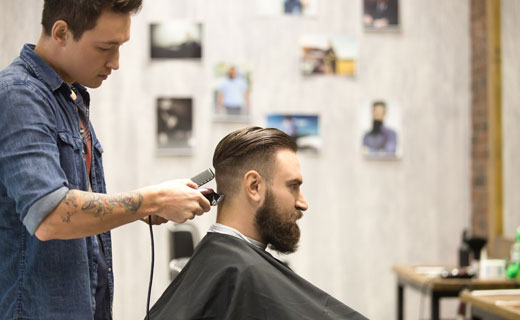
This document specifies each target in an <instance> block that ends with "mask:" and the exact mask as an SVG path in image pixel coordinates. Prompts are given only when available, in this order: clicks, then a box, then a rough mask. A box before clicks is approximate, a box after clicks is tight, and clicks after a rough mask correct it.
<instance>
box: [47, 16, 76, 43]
mask: <svg viewBox="0 0 520 320" xmlns="http://www.w3.org/2000/svg"><path fill="white" fill-rule="evenodd" d="M71 36H72V34H71V33H70V32H69V25H68V23H67V22H65V21H63V20H58V21H56V22H55V23H54V25H53V26H52V30H51V37H52V39H53V40H54V41H56V42H57V43H58V44H59V45H60V46H64V45H65V44H66V43H67V40H68V39H69V38H71Z"/></svg>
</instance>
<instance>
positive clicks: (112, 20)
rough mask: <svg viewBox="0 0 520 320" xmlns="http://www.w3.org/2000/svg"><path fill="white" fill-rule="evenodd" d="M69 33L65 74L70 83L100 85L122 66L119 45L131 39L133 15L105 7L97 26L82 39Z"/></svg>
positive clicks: (92, 86)
mask: <svg viewBox="0 0 520 320" xmlns="http://www.w3.org/2000/svg"><path fill="white" fill-rule="evenodd" d="M68 32H69V37H68V41H67V43H66V45H65V48H64V49H65V50H66V52H65V59H64V61H63V62H62V68H63V70H61V71H62V74H61V76H62V77H63V79H64V80H65V81H66V82H68V83H72V82H79V83H81V84H82V85H84V86H87V87H90V88H97V87H99V86H100V85H101V83H102V82H103V80H106V79H107V78H108V76H109V75H110V73H111V72H112V70H117V69H119V47H120V46H121V45H122V44H123V43H125V42H126V41H128V39H129V38H130V15H129V14H120V13H114V12H111V11H110V10H105V11H104V12H103V13H102V14H101V15H100V17H99V19H98V21H97V24H96V27H95V28H94V29H91V30H88V31H85V32H84V33H83V35H82V36H81V38H80V39H79V40H77V41H76V40H74V39H73V37H72V33H70V31H68Z"/></svg>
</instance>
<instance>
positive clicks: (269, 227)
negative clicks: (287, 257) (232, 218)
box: [255, 190, 303, 253]
mask: <svg viewBox="0 0 520 320" xmlns="http://www.w3.org/2000/svg"><path fill="white" fill-rule="evenodd" d="M275 201H276V199H275V197H274V196H273V195H272V194H271V193H270V192H269V190H268V191H267V192H266V195H265V202H264V204H263V205H262V207H260V208H259V209H258V211H257V213H256V218H255V225H256V229H257V231H258V232H259V233H260V236H261V237H262V239H263V240H264V241H265V243H266V244H268V245H269V247H270V248H271V249H273V250H276V251H278V252H281V253H292V252H294V251H296V249H297V248H298V241H299V240H300V228H299V227H298V225H297V224H296V220H298V219H299V218H301V217H302V215H303V214H302V212H301V211H300V210H296V209H294V212H292V213H291V214H288V213H287V212H282V210H281V209H280V208H279V207H278V206H277V205H276V203H275Z"/></svg>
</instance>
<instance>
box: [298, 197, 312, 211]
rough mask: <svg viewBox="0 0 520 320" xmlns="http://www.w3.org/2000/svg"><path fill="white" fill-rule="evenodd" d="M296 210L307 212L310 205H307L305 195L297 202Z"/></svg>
mask: <svg viewBox="0 0 520 320" xmlns="http://www.w3.org/2000/svg"><path fill="white" fill-rule="evenodd" d="M296 208H297V209H298V210H301V211H305V210H307V209H308V208H309V205H308V204H307V201H305V198H304V197H303V194H300V196H299V197H298V199H297V200H296Z"/></svg>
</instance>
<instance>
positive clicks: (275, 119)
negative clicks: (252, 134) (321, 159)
mask: <svg viewBox="0 0 520 320" xmlns="http://www.w3.org/2000/svg"><path fill="white" fill-rule="evenodd" d="M266 127H268V128H276V129H278V130H281V131H283V132H285V133H287V134H288V135H290V136H291V137H292V138H293V139H294V140H295V141H296V144H297V145H298V151H302V152H311V153H318V152H319V151H320V150H321V136H320V132H319V131H320V129H319V116H318V115H302V114H268V115H267V124H266Z"/></svg>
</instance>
